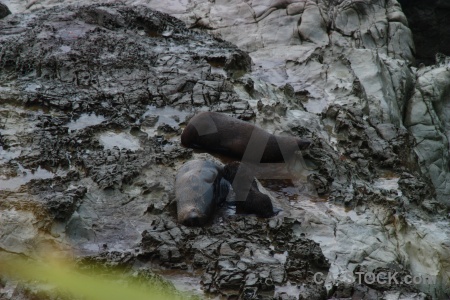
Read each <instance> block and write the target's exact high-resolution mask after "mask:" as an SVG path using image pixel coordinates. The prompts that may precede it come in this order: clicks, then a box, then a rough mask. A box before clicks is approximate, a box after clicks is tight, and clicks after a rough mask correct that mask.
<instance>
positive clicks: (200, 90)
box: [0, 0, 450, 299]
mask: <svg viewBox="0 0 450 300" xmlns="http://www.w3.org/2000/svg"><path fill="white" fill-rule="evenodd" d="M5 3H6V4H8V6H9V7H10V10H11V11H12V12H13V14H12V15H8V16H6V17H5V18H3V19H2V20H0V101H1V107H0V118H1V119H0V124H1V125H0V126H1V127H0V153H1V157H0V163H1V169H0V170H1V174H0V175H1V177H0V187H1V188H0V198H1V201H0V224H1V228H2V229H1V232H2V234H1V235H0V249H2V252H3V253H15V254H22V255H26V256H29V257H37V256H39V255H40V254H41V253H42V252H45V251H49V250H51V251H60V252H66V251H71V252H73V253H74V254H75V256H76V257H78V259H79V260H80V262H82V263H97V264H102V265H106V266H117V265H120V266H128V267H130V268H131V266H133V265H134V266H140V267H144V268H148V269H152V270H156V271H158V272H160V273H162V274H166V273H167V269H170V270H177V271H176V272H177V273H176V274H177V275H176V276H173V275H172V277H171V276H169V275H166V276H167V277H168V278H171V279H173V280H174V282H175V283H176V284H177V283H178V284H179V282H180V281H186V278H193V281H194V282H197V283H196V284H194V285H193V286H191V287H190V288H191V289H195V288H197V287H198V286H201V287H202V288H203V291H204V292H205V293H207V294H208V295H216V294H221V295H223V296H224V297H241V298H245V299H252V297H267V298H270V297H276V298H280V299H286V298H287V297H297V298H300V299H306V298H312V299H326V298H329V297H336V298H346V297H347V298H348V297H353V298H358V299H360V298H361V299H379V298H384V299H426V298H427V297H433V298H436V299H446V298H448V295H449V287H450V283H449V280H448V278H449V277H448V274H449V272H450V265H449V261H450V260H449V252H448V247H449V245H450V242H449V241H450V240H449V237H450V230H449V229H448V206H449V204H450V202H449V200H448V199H449V193H450V185H449V184H447V183H448V182H449V180H450V177H449V172H448V168H449V157H448V137H447V133H448V128H449V126H447V123H448V122H449V117H448V112H447V110H446V107H447V100H448V95H449V93H448V87H449V84H450V77H449V76H450V73H449V72H450V71H449V70H448V65H449V61H448V58H446V57H445V56H444V55H438V56H437V57H436V61H435V63H434V64H431V65H428V66H423V65H420V67H418V66H417V65H416V59H417V61H418V62H422V60H423V56H420V55H418V54H416V50H415V49H418V50H417V53H419V49H420V48H423V45H422V44H420V45H419V46H418V42H417V41H418V40H417V38H416V35H415V32H413V33H411V30H410V28H412V29H414V28H415V27H414V26H412V21H410V19H409V20H408V19H407V17H406V16H405V15H404V13H403V12H402V8H401V6H400V4H399V3H398V2H397V1H395V0H392V1H381V0H360V1H324V0H319V1H294V0H286V1H271V2H268V1H243V0H232V1H196V2H188V1H178V0H171V1H167V2H165V3H164V5H163V4H162V2H161V1H147V2H145V3H140V2H138V1H126V2H124V3H123V4H120V5H119V4H94V5H87V6H81V7H80V6H65V7H60V6H55V7H52V6H53V5H55V4H56V3H54V1H33V2H30V3H28V4H25V2H16V1H11V2H5ZM141 4H144V6H142V5H141ZM158 11H159V12H158ZM405 11H407V10H406V8H405ZM166 13H167V14H166ZM170 15H172V16H170ZM173 16H175V17H177V18H174V17H173ZM408 18H409V15H408ZM410 25H411V27H410ZM413 37H414V38H413ZM420 53H423V52H420ZM421 55H422V54H421ZM202 110H213V111H219V112H223V113H228V114H231V115H234V116H236V117H239V118H241V119H244V120H248V121H250V122H253V123H255V124H257V125H259V126H261V127H263V128H265V129H267V130H268V131H270V132H274V133H277V134H289V135H295V136H301V137H307V138H309V139H311V140H312V141H313V146H312V147H311V149H309V150H308V151H305V152H304V153H303V154H304V157H305V159H306V161H307V163H308V164H309V165H310V166H312V168H311V171H310V172H309V174H306V175H305V176H299V177H298V178H297V179H296V180H290V181H279V180H278V181H277V180H268V181H263V182H262V183H263V185H265V187H266V188H267V189H268V191H269V192H271V193H272V195H273V201H274V203H275V206H276V207H278V208H280V209H282V212H281V213H280V214H279V215H278V216H276V217H274V218H271V219H257V218H255V217H252V216H239V215H235V214H234V213H233V212H230V211H229V210H227V209H223V211H221V212H219V213H218V215H217V217H216V218H215V220H214V222H213V224H212V225H211V226H207V227H205V228H198V229H192V228H187V227H184V226H181V225H179V224H176V221H175V220H176V218H175V214H174V211H173V209H174V208H173V198H174V193H173V181H174V176H175V173H176V170H177V168H178V167H179V166H180V165H182V163H183V162H185V161H186V160H188V159H191V158H193V157H194V158H199V157H204V158H206V157H207V158H210V159H216V160H221V159H222V161H224V158H222V157H212V156H211V155H209V154H207V153H198V152H193V151H192V150H189V149H186V148H183V147H182V146H181V145H180V142H179V135H180V133H181V130H182V127H183V126H184V125H185V124H186V122H187V120H188V119H189V118H190V117H191V116H192V115H193V114H195V112H198V111H202ZM303 175H304V174H303ZM191 265H192V268H191ZM155 266H156V267H155ZM319 271H320V272H322V273H323V274H324V277H326V276H327V274H328V279H327V280H326V281H325V282H324V283H321V284H318V283H315V282H314V280H313V279H314V278H313V277H314V274H316V273H317V272H319ZM358 271H359V272H365V273H367V272H373V273H375V274H379V273H382V272H384V273H389V272H391V273H395V272H397V273H398V280H399V281H400V283H398V284H396V283H392V284H387V285H383V284H369V283H367V282H362V283H361V284H359V283H358V282H355V281H354V280H348V279H349V278H350V277H351V278H354V277H355V274H356V272H358ZM406 276H416V277H417V278H419V277H420V278H431V279H432V280H434V282H433V283H432V284H430V283H428V282H425V281H424V280H422V281H421V282H420V283H419V284H416V285H414V284H408V283H407V281H405V277H406ZM180 278H181V280H180ZM200 278H201V284H200ZM334 279H335V280H334ZM184 288H186V287H184ZM12 290H14V287H11V286H10V285H9V286H7V288H4V289H3V293H4V295H9V294H11V293H12V292H11V291H12Z"/></svg>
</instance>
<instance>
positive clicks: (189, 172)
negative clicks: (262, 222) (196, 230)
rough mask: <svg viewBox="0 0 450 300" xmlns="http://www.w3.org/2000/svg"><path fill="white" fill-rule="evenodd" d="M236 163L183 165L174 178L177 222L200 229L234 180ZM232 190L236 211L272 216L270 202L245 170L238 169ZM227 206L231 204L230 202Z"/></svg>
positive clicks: (202, 162)
mask: <svg viewBox="0 0 450 300" xmlns="http://www.w3.org/2000/svg"><path fill="white" fill-rule="evenodd" d="M239 168H240V163H239V162H233V163H230V164H228V165H226V166H225V167H222V166H220V165H218V164H216V163H215V162H213V161H209V160H192V161H188V162H186V163H185V164H184V165H183V166H182V167H181V168H180V169H179V170H178V173H177V176H176V179H175V197H176V201H177V218H178V222H179V223H181V224H183V225H186V226H203V225H205V224H207V223H208V221H210V220H211V217H212V216H213V215H214V211H215V209H216V207H217V206H219V205H222V204H223V203H224V202H225V200H226V198H227V195H228V192H229V190H230V186H231V182H233V180H234V179H235V178H236V174H237V171H238V170H239ZM238 176H239V178H240V179H239V183H240V184H238V185H233V187H235V188H236V190H235V194H236V197H235V200H234V201H233V203H234V204H235V205H236V212H237V213H243V214H255V215H257V216H258V217H265V218H268V217H271V216H273V215H274V214H275V212H274V209H273V206H272V202H271V200H270V198H269V196H267V195H266V194H264V193H262V192H261V191H259V189H258V186H257V183H256V180H255V178H254V177H253V176H252V174H251V172H250V171H249V170H247V169H242V168H241V169H240V172H239V175H238ZM230 204H231V203H230Z"/></svg>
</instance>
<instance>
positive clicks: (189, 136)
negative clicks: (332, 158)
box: [181, 112, 310, 163]
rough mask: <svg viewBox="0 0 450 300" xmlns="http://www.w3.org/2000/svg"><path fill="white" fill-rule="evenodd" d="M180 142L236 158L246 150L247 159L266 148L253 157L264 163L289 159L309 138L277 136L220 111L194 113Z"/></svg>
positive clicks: (307, 144) (304, 145)
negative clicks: (260, 153)
mask: <svg viewBox="0 0 450 300" xmlns="http://www.w3.org/2000/svg"><path fill="white" fill-rule="evenodd" d="M181 143H182V144H183V145H184V146H186V147H190V148H203V149H206V150H209V151H214V152H219V153H223V154H225V155H229V156H233V157H235V158H237V159H242V158H243V157H244V153H246V151H248V152H247V154H246V159H248V158H249V157H250V158H251V153H253V152H258V151H261V150H262V149H264V150H263V153H262V156H261V155H260V156H261V159H259V157H254V159H255V162H262V163H269V162H282V161H283V160H285V161H286V160H287V159H289V157H290V155H293V154H294V152H295V151H296V150H299V149H300V150H302V149H306V148H307V147H309V145H310V142H309V141H308V140H304V139H299V138H296V137H291V136H275V135H273V134H271V133H269V132H267V131H265V130H264V129H262V128H259V127H257V126H255V125H253V124H250V123H248V122H245V121H242V120H239V119H236V118H233V117H230V116H227V115H225V114H221V113H217V112H202V113H199V114H197V115H196V116H194V117H193V118H192V119H191V120H190V121H189V123H188V124H187V126H186V128H185V129H184V130H183V133H182V134H181ZM248 154H250V155H248ZM283 154H284V156H283ZM256 156H257V155H256Z"/></svg>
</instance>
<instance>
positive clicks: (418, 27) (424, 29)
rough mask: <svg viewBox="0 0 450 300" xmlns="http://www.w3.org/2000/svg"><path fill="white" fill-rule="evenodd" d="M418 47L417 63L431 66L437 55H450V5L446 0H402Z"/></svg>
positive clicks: (401, 2) (403, 8)
mask: <svg viewBox="0 0 450 300" xmlns="http://www.w3.org/2000/svg"><path fill="white" fill-rule="evenodd" d="M399 2H400V4H401V5H402V10H403V12H404V13H405V15H406V18H407V19H408V23H409V28H410V29H411V31H412V32H413V38H414V43H415V45H416V59H417V63H424V64H425V65H431V64H434V63H435V62H436V59H435V56H436V54H437V53H441V54H445V55H450V29H449V28H448V26H447V20H448V18H449V17H450V4H449V3H448V1H444V0H432V1H415V0H412V1H410V0H400V1H399Z"/></svg>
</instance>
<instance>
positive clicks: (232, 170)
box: [223, 161, 278, 218]
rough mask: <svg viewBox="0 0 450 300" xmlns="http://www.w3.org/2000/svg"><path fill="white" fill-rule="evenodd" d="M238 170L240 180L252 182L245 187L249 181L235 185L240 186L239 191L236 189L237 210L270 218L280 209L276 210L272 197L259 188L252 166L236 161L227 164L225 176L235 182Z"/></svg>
mask: <svg viewBox="0 0 450 300" xmlns="http://www.w3.org/2000/svg"><path fill="white" fill-rule="evenodd" d="M238 172H239V173H240V175H239V176H238V177H239V180H241V181H247V182H248V184H250V188H249V189H248V188H247V189H246V188H245V186H246V183H247V182H239V183H240V184H238V185H235V187H237V188H238V190H237V191H236V190H235V191H234V192H235V194H236V200H235V204H236V212H237V213H244V214H255V215H257V216H258V217H263V218H270V217H272V216H274V215H275V214H277V213H278V211H274V209H273V206H272V201H271V199H270V197H269V196H268V195H266V194H264V193H262V192H261V191H260V190H259V187H258V183H257V181H256V179H255V177H254V175H253V172H252V171H251V168H250V167H248V166H246V165H245V164H242V163H239V162H236V161H234V162H231V163H229V164H227V165H225V167H224V171H223V176H224V178H225V179H227V180H229V181H230V183H231V184H233V180H234V179H235V177H236V174H237V173H238ZM240 188H242V190H240ZM247 191H248V193H247Z"/></svg>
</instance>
